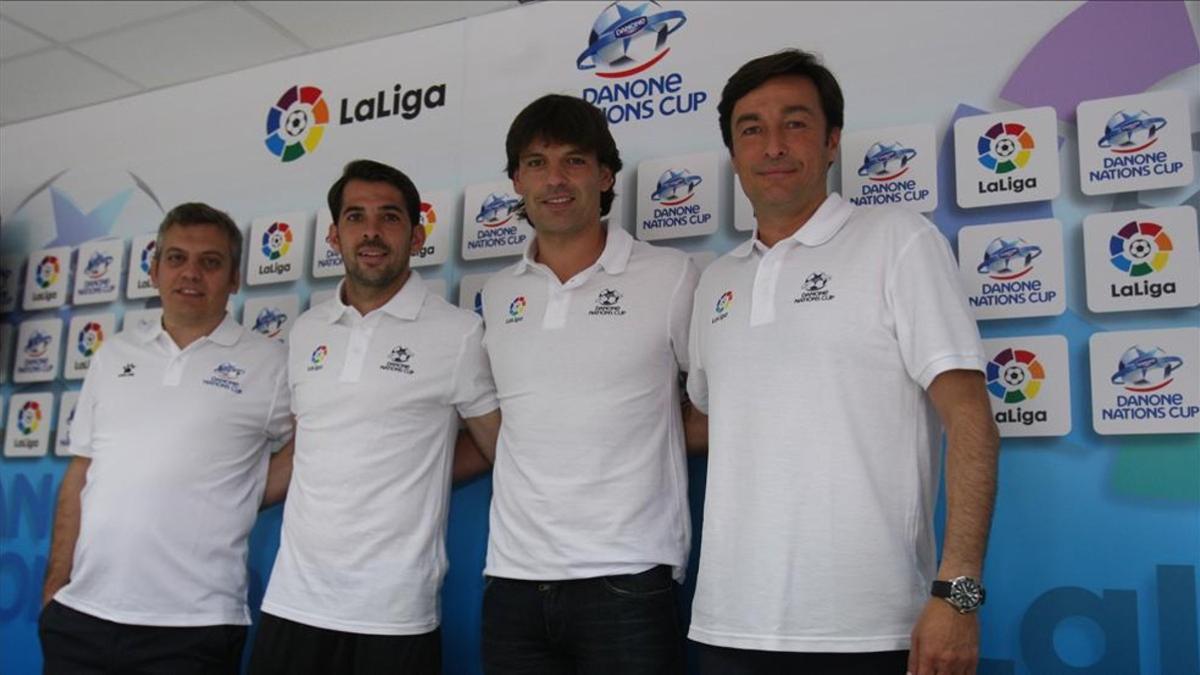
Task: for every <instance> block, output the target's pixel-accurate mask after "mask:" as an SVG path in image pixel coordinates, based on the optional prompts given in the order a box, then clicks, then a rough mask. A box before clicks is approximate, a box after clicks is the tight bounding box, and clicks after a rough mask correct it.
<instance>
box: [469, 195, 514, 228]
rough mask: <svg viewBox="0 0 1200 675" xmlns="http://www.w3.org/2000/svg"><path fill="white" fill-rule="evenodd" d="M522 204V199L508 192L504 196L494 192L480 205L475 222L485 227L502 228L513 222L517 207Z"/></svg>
mask: <svg viewBox="0 0 1200 675" xmlns="http://www.w3.org/2000/svg"><path fill="white" fill-rule="evenodd" d="M520 203H521V200H520V199H518V198H516V197H513V196H512V195H510V194H508V193H507V192H506V193H502V194H500V193H495V192H493V193H492V194H490V195H488V196H487V198H486V199H484V200H483V203H482V204H480V205H479V213H478V214H476V215H475V222H477V223H479V224H480V225H483V226H484V227H500V226H501V225H504V224H505V223H507V222H508V221H510V220H512V217H513V214H514V213H515V212H516V210H517V205H518V204H520Z"/></svg>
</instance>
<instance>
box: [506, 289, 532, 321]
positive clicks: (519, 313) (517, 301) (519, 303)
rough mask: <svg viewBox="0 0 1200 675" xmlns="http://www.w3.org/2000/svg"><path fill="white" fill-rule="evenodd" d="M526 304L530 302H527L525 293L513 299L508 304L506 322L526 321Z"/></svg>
mask: <svg viewBox="0 0 1200 675" xmlns="http://www.w3.org/2000/svg"><path fill="white" fill-rule="evenodd" d="M526 304H528V303H526V301H525V296H523V295H518V296H517V297H515V298H513V301H512V302H511V303H509V305H508V318H507V319H505V320H504V323H517V322H520V321H524V320H525V306H526Z"/></svg>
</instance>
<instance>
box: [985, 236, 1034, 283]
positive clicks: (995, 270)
mask: <svg viewBox="0 0 1200 675" xmlns="http://www.w3.org/2000/svg"><path fill="white" fill-rule="evenodd" d="M1041 254H1042V247H1041V246H1038V245H1036V244H1030V243H1029V242H1027V241H1025V240H1024V239H1022V238H1020V237H1014V238H1012V239H1005V238H1004V237H996V238H995V239H993V240H992V242H991V243H990V244H988V245H987V248H986V249H984V252H983V262H981V263H979V265H978V266H977V267H976V268H975V271H976V272H978V273H980V274H986V275H988V276H989V277H991V278H992V279H996V280H997V281H1010V280H1012V279H1019V278H1021V277H1023V276H1025V275H1026V274H1029V273H1030V272H1032V271H1033V261H1034V259H1036V258H1037V257H1038V256H1040V255H1041Z"/></svg>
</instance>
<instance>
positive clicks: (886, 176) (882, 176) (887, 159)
mask: <svg viewBox="0 0 1200 675" xmlns="http://www.w3.org/2000/svg"><path fill="white" fill-rule="evenodd" d="M916 156H917V151H916V150H914V149H912V148H906V147H904V145H903V144H901V143H900V141H896V142H895V143H892V144H891V145H884V144H882V143H875V144H873V145H872V146H871V147H870V148H867V154H866V156H865V157H863V164H862V166H860V167H859V168H858V175H860V176H863V177H865V178H869V179H871V180H873V181H889V180H895V179H896V178H899V177H900V176H903V175H904V174H905V173H906V172H908V163H909V162H910V161H911V160H912V159H913V158H914V157H916Z"/></svg>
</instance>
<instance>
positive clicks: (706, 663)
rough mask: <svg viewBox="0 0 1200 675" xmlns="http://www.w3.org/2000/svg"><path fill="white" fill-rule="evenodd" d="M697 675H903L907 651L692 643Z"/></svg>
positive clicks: (905, 668) (906, 661)
mask: <svg viewBox="0 0 1200 675" xmlns="http://www.w3.org/2000/svg"><path fill="white" fill-rule="evenodd" d="M696 645H697V647H699V653H700V673H701V675H904V672H905V670H907V668H908V652H907V651H898V652H864V653H846V654H842V653H824V652H767V651H758V650H755V649H730V648H728V647H714V646H712V645H706V644H701V643H696Z"/></svg>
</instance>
